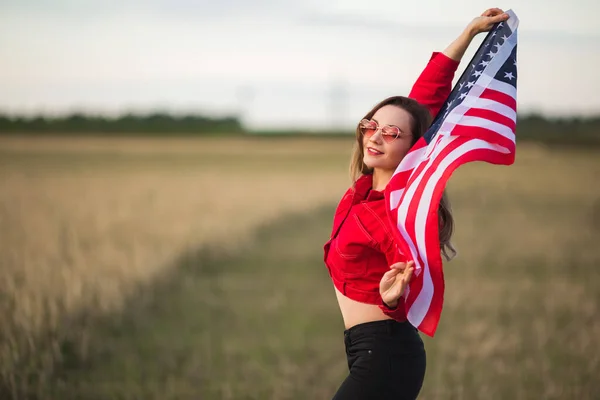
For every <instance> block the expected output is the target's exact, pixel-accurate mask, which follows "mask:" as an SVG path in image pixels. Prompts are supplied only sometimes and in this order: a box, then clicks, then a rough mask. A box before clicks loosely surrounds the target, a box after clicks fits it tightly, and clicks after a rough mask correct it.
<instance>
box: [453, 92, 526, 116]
mask: <svg viewBox="0 0 600 400" xmlns="http://www.w3.org/2000/svg"><path fill="white" fill-rule="evenodd" d="M459 107H460V108H461V110H462V111H463V113H464V112H466V111H467V110H469V109H471V108H478V109H481V110H489V111H494V112H496V113H498V114H500V115H504V116H505V117H506V118H509V119H510V120H512V121H515V122H516V121H517V112H516V111H515V110H514V109H513V108H511V107H507V106H505V105H504V104H502V103H498V102H497V101H494V100H490V99H482V98H481V97H475V96H471V95H469V96H467V97H466V98H465V100H464V101H463V102H462V104H461V105H460V106H458V107H457V108H459Z"/></svg>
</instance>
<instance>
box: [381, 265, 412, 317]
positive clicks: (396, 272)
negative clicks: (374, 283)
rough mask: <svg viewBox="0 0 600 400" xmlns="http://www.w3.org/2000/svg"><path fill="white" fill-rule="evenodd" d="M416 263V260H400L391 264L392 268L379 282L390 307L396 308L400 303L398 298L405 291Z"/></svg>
mask: <svg viewBox="0 0 600 400" xmlns="http://www.w3.org/2000/svg"><path fill="white" fill-rule="evenodd" d="M414 265H415V263H414V261H410V262H408V263H403V262H399V263H396V264H393V265H391V266H390V270H389V271H388V272H386V273H385V274H383V277H382V278H381V281H380V282H379V294H380V295H381V298H382V299H383V302H384V303H385V304H387V305H388V307H390V308H396V306H397V305H398V300H399V299H400V296H402V294H403V293H404V290H405V289H406V286H407V285H408V283H409V282H410V278H411V277H412V274H413V271H414V270H415V268H414Z"/></svg>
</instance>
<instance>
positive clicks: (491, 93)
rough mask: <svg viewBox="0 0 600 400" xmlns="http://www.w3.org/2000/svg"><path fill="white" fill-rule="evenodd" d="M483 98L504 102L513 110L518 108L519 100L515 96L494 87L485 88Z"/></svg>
mask: <svg viewBox="0 0 600 400" xmlns="http://www.w3.org/2000/svg"><path fill="white" fill-rule="evenodd" d="M481 98H482V99H490V100H494V101H496V102H498V103H500V104H504V105H505V106H507V107H510V108H512V109H513V110H516V109H517V100H516V99H515V98H514V97H511V96H509V95H508V94H505V93H502V92H500V91H497V90H494V89H489V88H488V89H485V90H484V91H483V93H481Z"/></svg>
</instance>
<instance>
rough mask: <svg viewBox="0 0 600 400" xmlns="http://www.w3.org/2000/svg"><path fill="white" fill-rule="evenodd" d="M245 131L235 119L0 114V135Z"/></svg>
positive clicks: (194, 133)
mask: <svg viewBox="0 0 600 400" xmlns="http://www.w3.org/2000/svg"><path fill="white" fill-rule="evenodd" d="M243 131H244V129H243V127H242V124H241V123H240V121H239V119H238V118H237V117H233V116H232V117H223V118H211V117H206V116H202V115H183V116H176V115H171V114H168V113H153V114H147V115H134V114H126V115H122V116H119V117H106V116H97V115H85V114H72V115H68V116H56V117H49V116H31V117H24V116H8V115H3V114H0V134H2V133H3V134H7V133H48V134H55V133H60V134H78V135H83V134H139V135H166V134H193V135H208V134H225V133H227V134H235V133H243Z"/></svg>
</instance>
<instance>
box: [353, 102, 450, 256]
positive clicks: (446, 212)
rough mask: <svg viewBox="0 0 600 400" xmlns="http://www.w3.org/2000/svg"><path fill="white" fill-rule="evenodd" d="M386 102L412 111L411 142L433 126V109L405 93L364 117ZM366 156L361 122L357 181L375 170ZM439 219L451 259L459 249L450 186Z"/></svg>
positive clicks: (356, 152)
mask: <svg viewBox="0 0 600 400" xmlns="http://www.w3.org/2000/svg"><path fill="white" fill-rule="evenodd" d="M385 106H396V107H399V108H402V109H403V110H405V111H406V112H408V113H409V114H410V115H411V117H412V118H411V131H412V143H411V145H414V144H415V143H416V142H417V140H419V139H420V138H421V137H422V136H423V135H424V134H425V132H426V131H427V128H429V125H431V114H430V113H429V110H428V109H427V108H425V107H424V106H422V105H421V104H419V103H418V102H417V101H416V100H413V99H411V98H408V97H404V96H392V97H388V98H387V99H385V100H383V101H381V102H380V103H379V104H377V105H376V106H375V107H373V109H372V110H371V111H369V112H368V113H367V114H366V115H365V116H364V117H363V118H364V119H371V118H373V115H375V113H376V112H377V111H378V110H379V109H380V108H382V107H385ZM363 159H364V151H363V136H362V132H361V130H360V126H359V125H357V126H356V142H355V143H354V149H353V152H352V159H351V162H350V177H351V178H352V181H353V182H356V180H357V179H358V178H359V177H360V176H361V175H368V174H372V173H373V169H372V168H369V167H367V166H366V165H365V163H364V162H363ZM438 223H439V237H440V247H441V252H442V255H443V256H444V258H446V260H447V261H449V260H451V259H452V258H454V257H455V256H456V249H455V248H454V245H453V244H452V242H451V241H450V240H451V238H452V234H453V233H454V217H453V216H452V208H451V206H450V200H449V199H448V194H447V193H446V190H444V192H443V194H442V198H441V199H440V204H439V206H438Z"/></svg>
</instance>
